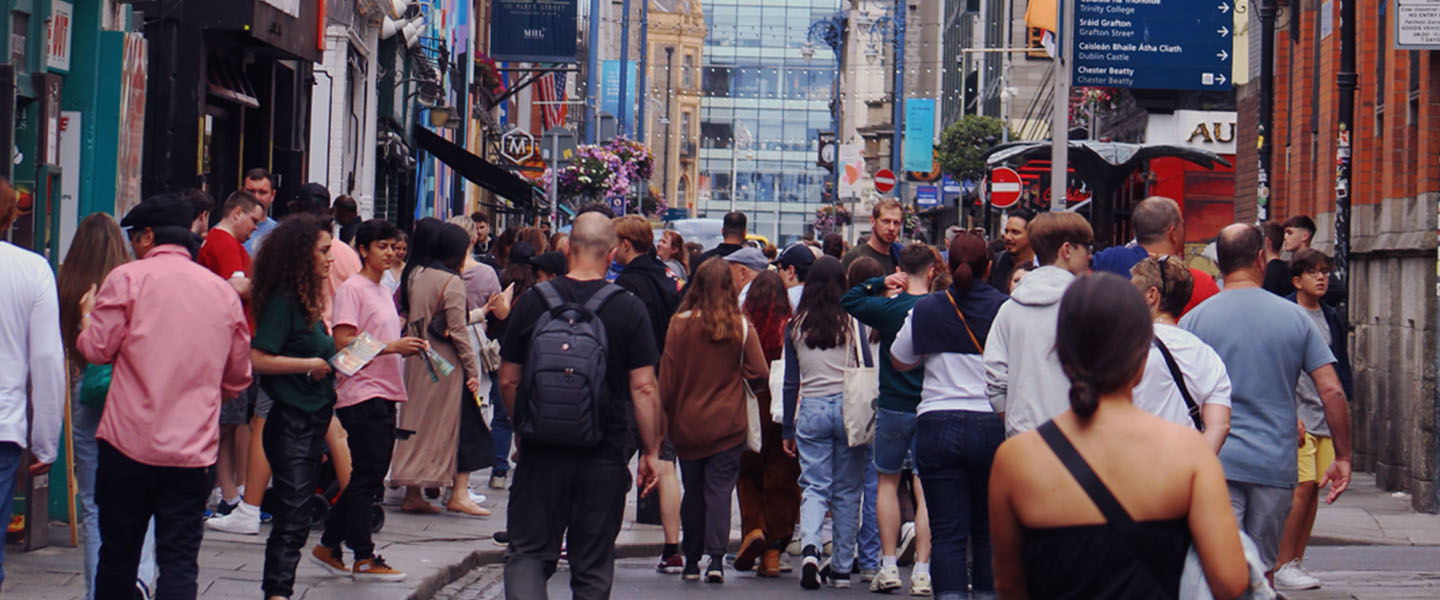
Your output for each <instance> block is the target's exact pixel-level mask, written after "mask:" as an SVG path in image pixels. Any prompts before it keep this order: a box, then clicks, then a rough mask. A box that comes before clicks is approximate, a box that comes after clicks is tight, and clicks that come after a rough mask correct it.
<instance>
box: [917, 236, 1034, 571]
mask: <svg viewBox="0 0 1440 600" xmlns="http://www.w3.org/2000/svg"><path fill="white" fill-rule="evenodd" d="M993 261H994V255H993V254H992V253H991V251H990V249H989V247H988V246H987V245H986V243H985V240H984V239H983V238H981V237H980V236H978V235H975V234H973V233H969V232H965V233H961V234H959V235H957V236H955V237H954V238H953V239H952V240H951V241H950V257H949V267H950V272H951V276H952V279H953V280H952V282H951V284H950V287H949V288H947V289H945V290H943V291H939V292H936V293H934V294H931V295H929V296H926V297H924V298H921V299H920V301H919V302H916V303H915V308H914V309H912V310H911V312H910V316H909V317H908V318H906V320H905V325H904V326H902V327H901V328H900V333H898V334H897V335H896V336H895V343H894V344H892V345H891V346H890V356H891V358H892V361H893V362H894V364H895V368H897V369H899V370H902V371H908V370H910V369H913V368H915V367H917V366H920V365H921V364H922V363H923V364H924V365H925V385H924V387H923V388H922V390H921V393H920V406H919V408H918V410H917V411H916V412H917V413H918V417H917V418H916V421H915V467H916V470H917V471H919V473H920V480H921V482H922V483H923V486H922V487H923V489H924V492H925V500H926V504H927V506H928V507H929V509H930V543H931V550H930V552H931V554H930V561H931V565H932V567H931V572H932V573H933V574H934V585H935V597H936V598H964V597H968V592H967V590H969V589H970V588H971V585H972V584H973V589H974V592H975V594H976V595H977V596H981V595H983V594H992V595H993V594H994V592H995V576H994V573H993V571H992V569H991V560H990V524H989V512H988V510H987V494H988V492H989V481H990V463H991V461H992V460H993V459H994V458H995V450H996V449H998V448H999V447H1000V444H1001V442H1004V441H1005V422H1004V421H1003V420H1002V419H1001V418H1000V416H999V415H997V414H995V412H994V409H992V408H991V407H990V401H989V400H988V399H987V398H986V396H985V360H984V358H983V356H982V355H983V353H984V351H985V338H986V336H987V335H989V333H990V323H991V322H992V321H994V320H995V314H996V313H997V312H999V310H1000V305H1002V304H1004V303H1005V301H1006V300H1008V297H1007V296H1006V295H1005V294H1003V293H1001V292H1000V291H999V290H996V289H995V288H993V287H991V286H990V284H989V283H986V280H987V279H988V278H989V275H990V265H991V263H992V262H993ZM967 547H968V548H969V549H970V550H971V553H973V555H974V557H975V560H974V571H973V575H974V576H973V580H972V577H970V576H969V574H968V573H967V569H966V554H967Z"/></svg>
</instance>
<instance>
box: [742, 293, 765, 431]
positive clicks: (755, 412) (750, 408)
mask: <svg viewBox="0 0 1440 600" xmlns="http://www.w3.org/2000/svg"><path fill="white" fill-rule="evenodd" d="M740 331H742V332H744V333H742V334H741V337H740V369H739V371H738V372H737V374H739V375H740V385H742V386H744V388H745V423H746V429H745V448H746V449H748V450H750V451H751V452H759V451H760V447H761V445H762V443H763V441H762V440H763V438H761V436H760V399H759V398H756V397H755V390H752V389H750V382H749V381H747V380H746V379H745V346H746V344H748V343H749V342H750V322H749V321H747V320H746V319H745V317H743V316H742V317H740Z"/></svg>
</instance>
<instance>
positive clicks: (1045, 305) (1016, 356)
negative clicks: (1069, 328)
mask: <svg viewBox="0 0 1440 600" xmlns="http://www.w3.org/2000/svg"><path fill="white" fill-rule="evenodd" d="M1072 281H1075V276H1074V275H1072V274H1071V273H1070V272H1069V271H1066V270H1064V269H1061V268H1059V267H1053V266H1050V267H1040V268H1039V269H1036V270H1035V271H1034V272H1033V273H1030V274H1029V275H1026V276H1025V278H1024V279H1022V280H1021V281H1020V285H1019V287H1017V288H1015V292H1014V293H1012V294H1011V295H1010V301H1008V302H1006V303H1005V304H1004V305H1003V306H1001V307H1000V312H999V314H997V315H996V316H995V323H994V324H993V325H991V326H990V337H989V338H988V339H986V340H985V392H986V394H987V395H988V396H989V397H990V406H992V407H994V408H995V412H997V413H1005V435H1006V437H1012V436H1014V435H1016V434H1020V433H1024V432H1026V431H1030V430H1031V429H1035V428H1036V427H1039V426H1040V424H1042V423H1044V422H1045V421H1048V420H1050V419H1051V418H1054V417H1055V415H1058V414H1060V413H1062V412H1065V411H1066V410H1067V409H1069V408H1070V378H1069V377H1066V376H1065V372H1064V371H1063V370H1061V368H1060V358H1059V356H1058V355H1057V354H1055V325H1056V321H1057V320H1058V319H1059V317H1060V297H1061V296H1063V295H1064V294H1065V288H1067V287H1069V286H1070V282H1072Z"/></svg>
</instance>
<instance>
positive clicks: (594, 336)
mask: <svg viewBox="0 0 1440 600" xmlns="http://www.w3.org/2000/svg"><path fill="white" fill-rule="evenodd" d="M535 291H536V292H537V293H539V294H540V298H541V299H542V300H544V301H545V308H546V311H545V312H543V313H541V314H540V318H539V320H537V321H536V322H535V331H534V332H533V333H532V334H531V338H530V354H529V358H528V360H526V362H525V372H524V376H523V377H522V378H521V379H520V389H519V393H518V394H516V398H515V400H516V401H515V433H516V434H518V435H519V436H520V438H521V439H522V440H525V441H528V442H535V443H541V444H553V445H559V446H571V447H576V448H590V447H594V446H596V445H599V443H600V440H601V437H602V435H603V433H604V431H603V428H602V426H601V412H602V411H603V409H602V406H603V405H604V403H606V402H608V401H609V395H610V389H609V386H608V385H607V383H606V378H605V374H606V365H607V364H608V358H609V354H610V348H609V339H608V338H607V337H606V336H605V323H604V322H603V321H601V320H600V309H601V308H602V307H604V306H605V303H606V302H608V301H609V300H610V299H611V298H614V297H615V296H616V295H617V294H619V293H621V292H623V291H624V290H623V289H622V288H621V287H620V286H617V285H614V284H606V285H605V286H604V287H601V288H600V289H599V290H598V291H596V292H595V294H594V295H593V296H591V297H590V299H589V300H588V301H586V302H585V304H584V305H583V306H582V305H580V304H577V303H574V302H566V301H565V300H564V299H562V298H561V297H560V295H559V294H558V293H556V290H555V286H554V285H552V284H551V283H550V282H546V283H541V284H538V285H536V286H535Z"/></svg>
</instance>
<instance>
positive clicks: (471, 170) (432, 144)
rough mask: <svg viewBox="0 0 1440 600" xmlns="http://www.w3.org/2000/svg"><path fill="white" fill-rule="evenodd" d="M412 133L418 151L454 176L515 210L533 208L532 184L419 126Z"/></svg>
mask: <svg viewBox="0 0 1440 600" xmlns="http://www.w3.org/2000/svg"><path fill="white" fill-rule="evenodd" d="M411 131H412V134H413V135H414V136H415V145H416V146H417V147H419V148H420V149H421V150H424V151H426V152H429V153H430V154H431V155H433V156H434V157H435V158H438V159H440V162H443V163H445V164H447V165H449V166H450V168H452V169H455V172H456V173H459V174H460V176H461V177H464V178H465V179H468V180H470V181H471V182H473V183H474V184H475V185H478V186H480V187H483V188H485V189H487V190H490V191H492V192H495V193H496V194H499V195H500V196H502V197H504V198H506V199H508V200H510V201H511V202H513V203H515V207H516V208H519V209H522V210H531V209H532V208H533V206H534V204H535V202H534V200H535V186H534V185H532V184H531V183H530V182H529V181H526V180H525V179H524V178H521V177H519V176H517V175H515V174H514V173H511V172H510V171H507V170H505V169H503V168H500V167H498V166H496V165H495V164H494V163H491V162H490V161H488V160H485V159H483V158H480V157H479V156H476V155H474V154H472V153H470V151H468V150H466V149H464V148H461V147H460V146H457V145H455V144H454V143H452V142H450V141H449V140H447V139H445V138H442V137H440V136H438V135H435V134H434V133H432V132H431V131H430V130H428V129H425V128H424V127H421V126H420V125H418V124H417V125H415V126H414V127H412V128H411Z"/></svg>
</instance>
